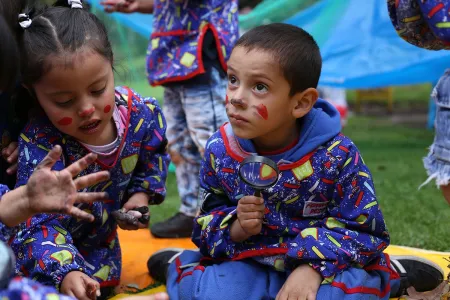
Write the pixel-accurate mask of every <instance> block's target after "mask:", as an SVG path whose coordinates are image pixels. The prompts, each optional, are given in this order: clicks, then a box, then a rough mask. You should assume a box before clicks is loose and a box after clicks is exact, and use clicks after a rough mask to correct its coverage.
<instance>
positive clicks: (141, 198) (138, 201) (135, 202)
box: [117, 193, 150, 230]
mask: <svg viewBox="0 0 450 300" xmlns="http://www.w3.org/2000/svg"><path fill="white" fill-rule="evenodd" d="M149 200H150V197H149V196H148V195H147V194H146V193H135V194H133V196H131V197H130V199H128V201H127V202H126V203H125V204H124V205H123V207H122V211H123V212H124V213H127V212H128V213H133V215H134V216H135V217H136V219H140V218H141V217H142V216H149V213H148V212H147V213H145V214H141V213H140V212H138V211H133V210H132V209H135V208H138V207H142V206H148V201H149ZM117 224H119V227H120V228H122V229H124V230H138V229H141V228H148V222H146V223H141V222H138V223H137V225H133V224H130V223H127V222H121V221H117Z"/></svg>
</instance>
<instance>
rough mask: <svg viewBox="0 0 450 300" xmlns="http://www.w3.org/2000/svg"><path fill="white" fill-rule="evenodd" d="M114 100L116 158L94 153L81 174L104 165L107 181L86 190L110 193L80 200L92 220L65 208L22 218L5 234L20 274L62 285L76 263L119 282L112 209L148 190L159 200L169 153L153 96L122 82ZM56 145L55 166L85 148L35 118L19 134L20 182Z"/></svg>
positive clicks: (105, 281)
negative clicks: (121, 126)
mask: <svg viewBox="0 0 450 300" xmlns="http://www.w3.org/2000/svg"><path fill="white" fill-rule="evenodd" d="M116 106H124V107H125V108H126V109H127V111H128V114H127V116H128V119H127V120H126V126H125V132H124V134H123V137H122V139H121V141H120V146H119V148H118V150H117V153H118V154H117V157H116V159H115V160H114V161H113V162H112V163H111V164H110V165H105V164H104V163H102V162H101V161H99V160H97V161H96V162H94V163H93V164H92V165H91V166H89V167H88V168H87V169H86V170H85V171H83V172H82V173H81V174H80V175H86V174H91V173H94V172H98V171H101V170H108V171H109V172H110V174H111V176H110V180H109V181H106V182H102V183H99V184H96V185H94V186H91V187H89V188H87V189H86V191H89V192H100V191H105V192H107V193H108V194H109V197H110V200H109V201H106V202H95V203H91V204H83V205H80V206H78V207H80V208H81V209H83V210H86V211H88V212H90V213H91V214H93V215H94V217H95V221H94V222H93V223H86V222H81V221H78V220H76V219H74V218H72V217H69V216H65V215H48V214H40V215H36V216H34V217H32V218H30V219H28V221H27V222H25V223H23V224H21V225H20V227H19V231H18V233H17V234H16V235H15V236H13V237H12V238H11V239H10V240H9V243H10V245H11V248H12V249H13V251H14V253H15V255H16V258H17V263H16V273H17V274H18V275H22V276H26V277H31V278H33V279H35V280H37V281H39V282H41V283H43V284H45V285H51V286H56V287H57V288H59V285H60V284H61V281H62V280H63V278H64V276H65V275H66V274H67V273H68V272H70V271H74V270H78V271H82V272H85V273H86V274H88V275H90V276H92V277H93V278H95V279H97V280H98V281H99V282H100V286H102V287H105V286H115V285H118V284H119V279H120V273H121V252H120V246H119V240H118V236H117V223H116V222H115V220H114V219H113V218H112V217H111V215H110V214H111V212H112V211H114V210H117V209H120V208H121V207H122V206H123V204H124V203H125V202H126V201H127V200H128V198H129V197H130V196H131V195H132V194H134V193H137V192H145V193H147V194H148V195H149V196H150V204H159V203H161V202H162V201H163V200H164V197H165V193H166V189H165V180H166V175H167V165H168V155H167V154H166V145H167V141H166V138H165V130H166V123H165V119H164V117H163V115H162V113H161V109H160V108H159V106H158V104H157V102H156V100H155V99H153V98H142V97H141V96H139V95H137V94H136V93H134V92H133V91H132V90H130V89H128V88H122V87H121V88H117V89H116ZM55 145H61V147H62V148H63V155H62V159H61V160H60V161H58V162H57V163H56V164H55V166H54V167H53V169H54V170H62V169H64V168H65V167H66V166H68V165H70V164H71V163H73V162H75V161H77V160H78V159H80V158H82V157H83V156H85V155H86V154H88V153H89V151H88V150H87V148H85V147H84V146H82V144H80V143H79V142H78V141H76V140H74V139H73V138H71V137H70V136H66V135H64V134H62V133H61V132H60V131H58V130H57V129H56V128H55V127H54V126H53V125H52V124H51V123H50V122H49V120H48V119H47V118H41V119H35V120H32V121H31V122H30V123H29V124H28V125H27V126H26V128H25V129H24V131H23V132H22V133H21V134H20V138H19V147H20V156H19V170H18V185H23V184H25V183H26V182H27V180H28V178H29V177H30V175H31V174H32V172H33V170H34V168H35V167H36V165H37V164H38V163H39V162H40V161H42V159H43V158H44V157H45V156H46V155H47V153H48V151H49V149H51V148H52V147H53V146H55Z"/></svg>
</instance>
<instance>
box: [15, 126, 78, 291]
mask: <svg viewBox="0 0 450 300" xmlns="http://www.w3.org/2000/svg"><path fill="white" fill-rule="evenodd" d="M50 136H52V135H50ZM51 147H52V145H51V144H50V143H49V142H48V141H47V140H45V139H35V135H34V130H32V129H31V130H29V131H28V132H23V133H22V134H21V135H20V137H19V149H20V155H19V166H18V173H17V175H18V181H17V184H18V185H23V184H26V183H27V181H28V179H29V178H30V176H31V174H32V173H33V171H34V168H35V167H36V165H37V164H38V163H39V162H41V161H42V160H43V159H44V158H45V157H46V155H47V153H48V149H50V148H51ZM52 169H53V170H57V171H60V170H62V169H64V164H63V162H62V161H61V160H59V161H57V162H56V163H55V165H54V166H53V168H52ZM58 217H59V215H48V214H38V215H36V216H34V217H32V218H30V219H28V220H27V221H26V222H25V223H23V224H21V225H20V230H19V231H18V233H17V234H16V235H15V237H14V239H13V240H12V241H11V248H12V249H13V251H14V253H15V254H16V271H17V272H20V273H21V274H23V275H24V276H26V277H31V278H37V279H38V281H39V282H41V283H43V284H45V285H49V286H57V287H59V285H60V284H61V282H62V280H63V279H64V277H65V276H66V275H67V274H68V273H69V272H71V271H75V270H76V271H85V263H84V259H83V257H82V256H81V255H80V254H79V253H78V250H77V248H76V247H75V246H74V245H73V240H72V237H71V235H70V234H69V233H68V232H67V231H66V230H65V229H64V227H63V226H62V225H61V224H60V222H59V219H58Z"/></svg>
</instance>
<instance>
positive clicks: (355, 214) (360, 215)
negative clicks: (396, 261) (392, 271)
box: [287, 143, 389, 279]
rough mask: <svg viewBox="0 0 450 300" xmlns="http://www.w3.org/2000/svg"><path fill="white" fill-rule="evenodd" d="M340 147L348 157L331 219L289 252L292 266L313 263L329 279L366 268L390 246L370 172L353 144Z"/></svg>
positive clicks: (299, 238)
mask: <svg viewBox="0 0 450 300" xmlns="http://www.w3.org/2000/svg"><path fill="white" fill-rule="evenodd" d="M346 147H348V150H345V151H344V150H342V149H346ZM340 148H342V149H338V147H336V148H335V149H338V150H336V151H340V152H341V153H338V155H341V156H342V157H344V158H343V160H342V161H343V163H342V170H341V171H340V175H339V177H338V178H337V181H336V182H335V190H334V194H333V199H330V200H331V201H330V203H329V207H328V211H329V214H330V216H329V217H328V218H326V219H324V220H322V225H321V226H320V227H312V228H307V229H304V230H303V231H302V232H300V234H299V235H298V236H297V238H296V239H294V240H293V241H292V242H291V243H290V245H289V251H288V253H287V258H288V260H287V261H288V263H291V264H290V265H291V267H295V266H296V265H298V264H300V263H309V264H310V265H311V266H312V267H313V268H314V269H316V270H317V271H318V272H320V274H321V275H322V277H324V278H325V279H327V278H333V276H334V275H335V274H337V273H339V272H342V271H344V270H345V269H347V268H349V267H350V266H351V265H361V266H364V265H366V264H367V263H368V262H370V261H371V260H372V259H373V258H374V257H376V256H377V255H379V254H380V253H381V252H382V251H383V250H384V249H385V248H386V247H387V246H388V244H389V234H388V232H387V229H386V225H385V222H384V219H383V215H382V213H381V211H380V208H379V206H378V202H377V199H376V196H375V190H374V187H373V183H372V178H371V174H370V171H369V169H368V168H367V167H366V166H365V164H364V162H363V160H362V158H361V157H360V154H359V152H358V150H357V149H356V147H355V146H354V145H353V144H352V143H348V144H347V145H343V144H342V145H341V147H340ZM346 151H348V154H347V155H346ZM333 154H334V155H336V153H333Z"/></svg>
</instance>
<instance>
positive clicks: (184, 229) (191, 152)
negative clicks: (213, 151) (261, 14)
mask: <svg viewBox="0 0 450 300" xmlns="http://www.w3.org/2000/svg"><path fill="white" fill-rule="evenodd" d="M226 86H227V80H226V78H221V77H220V75H219V72H218V71H217V70H215V69H213V70H212V71H211V81H210V83H209V84H198V85H185V86H181V85H180V86H177V87H176V88H166V89H165V94H164V107H163V109H164V116H165V118H166V121H167V138H168V140H169V154H170V157H171V159H172V162H173V163H174V164H175V166H176V177H177V186H178V193H179V194H180V198H181V207H180V213H179V214H177V215H175V216H174V217H172V218H170V219H168V220H167V221H165V222H162V223H158V224H155V225H154V226H153V227H152V233H153V234H154V235H156V236H159V237H190V235H191V233H192V220H193V218H194V217H195V216H196V214H197V212H198V209H199V204H198V198H199V177H198V174H199V172H200V163H201V160H202V154H203V151H204V148H205V145H206V141H207V140H208V138H209V137H210V136H211V135H212V134H213V133H214V132H215V131H217V130H218V129H219V127H220V125H222V124H223V123H224V122H226V120H227V116H226V112H225V107H224V103H225V93H226Z"/></svg>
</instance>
